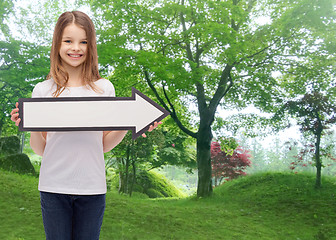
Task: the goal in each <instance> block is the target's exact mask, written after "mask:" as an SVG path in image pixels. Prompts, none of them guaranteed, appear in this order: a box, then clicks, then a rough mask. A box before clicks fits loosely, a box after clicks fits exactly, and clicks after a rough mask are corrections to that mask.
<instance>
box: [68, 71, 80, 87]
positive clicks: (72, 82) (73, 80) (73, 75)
mask: <svg viewBox="0 0 336 240" xmlns="http://www.w3.org/2000/svg"><path fill="white" fill-rule="evenodd" d="M66 70H67V72H68V74H69V80H68V83H67V87H80V86H83V85H84V81H83V78H82V68H81V67H76V68H73V67H67V69H66Z"/></svg>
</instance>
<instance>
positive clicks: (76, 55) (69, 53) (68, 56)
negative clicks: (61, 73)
mask: <svg viewBox="0 0 336 240" xmlns="http://www.w3.org/2000/svg"><path fill="white" fill-rule="evenodd" d="M86 53H87V38H86V32H85V30H84V29H82V28H80V27H78V26H77V25H75V24H71V25H68V26H67V27H65V28H64V31H63V36H62V43H61V47H60V51H59V54H60V56H61V59H62V63H63V65H64V67H65V68H66V69H67V70H68V71H69V70H71V69H74V68H78V67H81V66H82V63H84V62H85V59H86Z"/></svg>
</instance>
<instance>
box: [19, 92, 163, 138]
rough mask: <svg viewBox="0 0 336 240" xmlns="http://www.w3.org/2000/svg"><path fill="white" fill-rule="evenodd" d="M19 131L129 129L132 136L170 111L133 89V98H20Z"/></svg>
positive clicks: (146, 128) (135, 136)
mask: <svg viewBox="0 0 336 240" xmlns="http://www.w3.org/2000/svg"><path fill="white" fill-rule="evenodd" d="M19 109H20V112H19V114H20V118H21V122H20V124H19V130H20V131H52V132H64V131H109V130H132V131H133V139H136V138H137V137H139V136H140V135H141V134H142V133H144V132H146V131H147V130H148V128H149V126H150V125H152V124H153V123H154V122H155V121H160V120H162V119H164V118H165V117H167V116H168V115H169V112H168V111H167V110H165V109H164V108H163V107H161V106H160V105H158V104H157V103H156V102H154V101H153V100H152V99H150V98H149V97H147V96H146V95H144V94H143V93H141V92H140V91H138V90H137V89H135V88H132V97H63V98H49V97H48V98H20V99H19Z"/></svg>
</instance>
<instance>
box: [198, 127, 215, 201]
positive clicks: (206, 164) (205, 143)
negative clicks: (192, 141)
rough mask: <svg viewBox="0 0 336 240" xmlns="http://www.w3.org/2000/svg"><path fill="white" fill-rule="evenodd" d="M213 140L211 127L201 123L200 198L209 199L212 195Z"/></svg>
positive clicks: (199, 153) (199, 134) (199, 133)
mask: <svg viewBox="0 0 336 240" xmlns="http://www.w3.org/2000/svg"><path fill="white" fill-rule="evenodd" d="M206 122H207V121H206ZM211 140H212V133H211V125H209V124H202V122H201V124H200V129H199V131H198V135H197V168H198V184H197V196H198V197H208V196H211V195H212V176H211V152H210V146H211Z"/></svg>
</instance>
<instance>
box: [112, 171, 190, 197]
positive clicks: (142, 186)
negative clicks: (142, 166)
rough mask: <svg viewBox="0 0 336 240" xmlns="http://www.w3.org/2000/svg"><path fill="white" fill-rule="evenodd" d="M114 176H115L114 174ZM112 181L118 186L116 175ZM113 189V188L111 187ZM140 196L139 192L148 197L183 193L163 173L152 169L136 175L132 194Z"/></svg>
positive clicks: (180, 194) (172, 195)
mask: <svg viewBox="0 0 336 240" xmlns="http://www.w3.org/2000/svg"><path fill="white" fill-rule="evenodd" d="M115 177H116V176H115ZM132 177H133V176H132ZM115 179H116V180H115V181H112V184H114V185H115V187H117V186H118V184H119V181H117V180H118V177H116V178H115ZM113 189H115V188H113ZM134 193H136V194H135V195H136V196H139V194H140V196H141V194H145V195H147V196H148V197H149V198H161V197H178V198H181V197H184V196H185V195H184V194H183V193H182V192H181V191H180V190H179V189H177V188H176V187H175V186H174V185H173V184H172V183H170V181H168V180H167V179H166V178H165V177H164V176H163V175H161V174H158V173H155V172H154V171H149V172H148V171H144V170H142V171H140V172H139V173H138V174H137V175H136V181H135V184H134V186H133V192H132V196H133V194H134Z"/></svg>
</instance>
